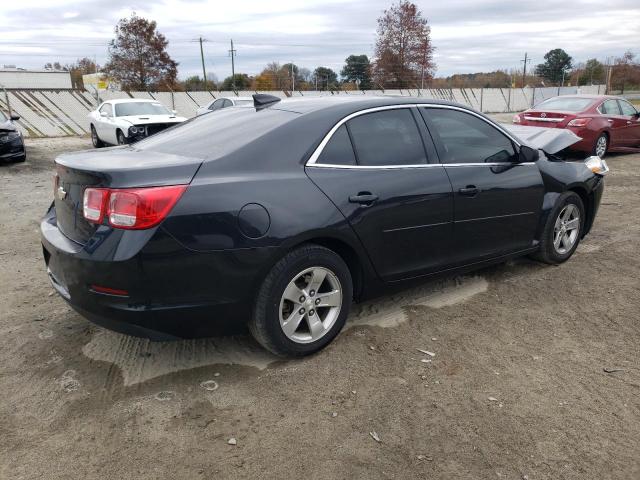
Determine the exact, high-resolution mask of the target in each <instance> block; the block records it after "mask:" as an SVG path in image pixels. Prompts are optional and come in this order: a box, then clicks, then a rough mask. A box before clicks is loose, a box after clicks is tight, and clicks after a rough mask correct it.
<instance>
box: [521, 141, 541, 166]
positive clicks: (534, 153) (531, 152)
mask: <svg viewBox="0 0 640 480" xmlns="http://www.w3.org/2000/svg"><path fill="white" fill-rule="evenodd" d="M539 158H540V152H539V151H538V150H536V149H535V148H531V147H528V146H527V145H522V146H521V147H520V155H519V160H520V163H525V162H537V161H538V159H539Z"/></svg>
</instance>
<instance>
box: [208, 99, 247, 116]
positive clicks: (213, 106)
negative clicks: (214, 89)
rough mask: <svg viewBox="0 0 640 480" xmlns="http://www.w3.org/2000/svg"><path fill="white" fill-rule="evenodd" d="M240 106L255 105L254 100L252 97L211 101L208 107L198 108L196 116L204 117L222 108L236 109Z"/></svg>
mask: <svg viewBox="0 0 640 480" xmlns="http://www.w3.org/2000/svg"><path fill="white" fill-rule="evenodd" d="M238 105H253V98H251V97H231V98H218V99H216V100H211V101H210V102H209V103H207V104H206V105H203V106H202V107H198V110H196V115H204V114H205V113H209V112H215V111H216V110H220V109H221V108H227V107H236V106H238Z"/></svg>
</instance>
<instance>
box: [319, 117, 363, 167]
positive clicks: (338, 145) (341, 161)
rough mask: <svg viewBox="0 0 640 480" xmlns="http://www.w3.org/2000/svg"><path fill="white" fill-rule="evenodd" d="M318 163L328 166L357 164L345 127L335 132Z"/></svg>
mask: <svg viewBox="0 0 640 480" xmlns="http://www.w3.org/2000/svg"><path fill="white" fill-rule="evenodd" d="M317 163H323V164H328V165H355V164H356V156H355V155H354V153H353V146H352V145H351V139H350V138H349V132H347V127H346V126H345V125H342V126H341V127H340V128H338V130H336V131H335V133H334V134H333V136H332V137H331V139H330V140H329V142H328V143H327V144H326V145H325V147H324V149H323V150H322V153H321V154H320V156H319V157H318V161H317Z"/></svg>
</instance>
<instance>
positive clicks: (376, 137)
mask: <svg viewBox="0 0 640 480" xmlns="http://www.w3.org/2000/svg"><path fill="white" fill-rule="evenodd" d="M347 126H348V128H349V132H350V133H351V139H352V140H353V146H354V148H355V151H356V156H357V159H358V165H364V166H398V165H419V164H423V163H427V157H426V154H425V150H424V145H423V144H422V137H421V136H420V132H419V130H418V126H417V125H416V122H415V120H414V118H413V114H412V113H411V111H410V110H409V109H407V108H401V109H397V110H383V111H380V112H373V113H367V114H364V115H360V116H358V117H355V118H353V119H351V120H349V121H348V122H347Z"/></svg>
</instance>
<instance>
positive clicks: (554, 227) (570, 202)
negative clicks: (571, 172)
mask: <svg viewBox="0 0 640 480" xmlns="http://www.w3.org/2000/svg"><path fill="white" fill-rule="evenodd" d="M584 222H585V211H584V204H583V203H582V199H581V198H580V196H579V195H578V194H577V193H575V192H565V193H563V194H562V195H560V198H558V201H557V202H556V205H555V206H554V207H553V210H551V212H550V213H549V217H548V218H547V221H546V223H545V225H544V229H543V231H542V236H541V238H540V250H538V251H537V252H536V253H535V254H534V255H532V256H533V258H535V259H536V260H539V261H541V262H544V263H548V264H550V265H559V264H560V263H563V262H566V261H567V260H569V258H571V256H572V255H573V252H575V251H576V248H578V244H579V243H580V238H581V237H582V229H583V228H584Z"/></svg>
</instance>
